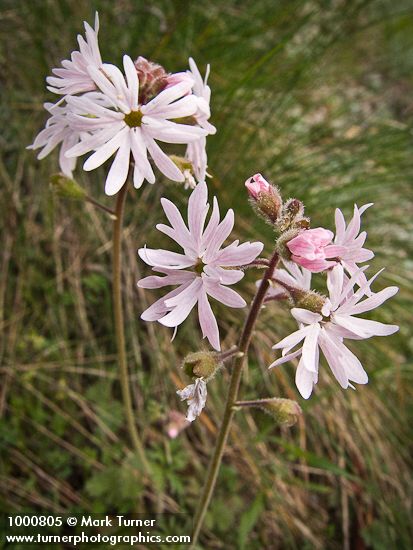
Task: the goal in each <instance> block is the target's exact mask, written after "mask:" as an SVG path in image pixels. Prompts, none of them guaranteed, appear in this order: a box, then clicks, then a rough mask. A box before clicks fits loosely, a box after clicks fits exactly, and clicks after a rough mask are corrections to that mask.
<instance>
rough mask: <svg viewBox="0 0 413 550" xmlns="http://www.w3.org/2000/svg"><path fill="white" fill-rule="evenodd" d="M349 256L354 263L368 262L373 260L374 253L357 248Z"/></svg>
mask: <svg viewBox="0 0 413 550" xmlns="http://www.w3.org/2000/svg"><path fill="white" fill-rule="evenodd" d="M349 255H350V256H351V259H352V260H353V261H354V262H368V261H369V260H371V259H372V258H374V252H373V251H372V250H369V249H368V248H359V249H358V250H356V251H355V252H353V253H351V254H349Z"/></svg>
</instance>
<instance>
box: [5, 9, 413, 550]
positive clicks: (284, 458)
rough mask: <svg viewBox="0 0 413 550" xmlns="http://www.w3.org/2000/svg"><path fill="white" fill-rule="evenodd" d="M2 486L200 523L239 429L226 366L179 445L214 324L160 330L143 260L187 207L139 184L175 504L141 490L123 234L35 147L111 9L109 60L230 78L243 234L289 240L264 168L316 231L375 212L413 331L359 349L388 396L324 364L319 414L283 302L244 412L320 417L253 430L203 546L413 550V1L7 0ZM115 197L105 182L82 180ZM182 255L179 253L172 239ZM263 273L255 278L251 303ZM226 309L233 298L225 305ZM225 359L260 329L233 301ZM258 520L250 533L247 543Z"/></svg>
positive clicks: (80, 506) (260, 337)
mask: <svg viewBox="0 0 413 550" xmlns="http://www.w3.org/2000/svg"><path fill="white" fill-rule="evenodd" d="M0 7H1V14H0V35H1V46H0V47H1V50H0V85H1V89H2V91H1V97H0V123H1V128H2V132H1V134H2V135H1V137H0V150H1V152H2V155H1V161H0V179H1V194H2V200H1V216H0V227H1V234H2V245H1V249H0V263H1V266H0V270H1V282H0V315H1V317H0V326H1V335H0V357H1V363H2V366H1V390H0V416H1V424H0V438H1V460H2V462H1V471H0V488H1V490H0V494H1V495H2V508H3V509H4V510H5V511H9V512H10V511H21V510H25V511H39V510H41V511H42V512H46V511H54V512H62V511H71V512H74V511H94V512H100V511H101V512H113V511H122V512H132V511H136V510H139V511H145V510H146V511H148V512H154V511H162V510H164V511H172V512H174V511H180V512H186V513H192V511H193V510H194V506H195V503H196V499H197V497H198V495H199V492H200V487H201V484H202V482H203V479H204V474H205V469H206V465H207V462H208V458H209V456H210V453H211V449H212V447H213V444H214V441H215V436H216V432H217V427H218V426H219V422H220V417H221V414H222V409H223V403H224V396H225V394H226V388H227V384H228V379H229V377H228V373H227V372H225V371H224V372H223V373H222V376H219V377H217V378H216V379H215V380H214V381H213V382H212V383H211V384H210V388H209V400H208V404H207V407H206V409H205V412H204V414H203V415H202V417H201V419H200V420H199V421H198V422H195V423H194V424H193V425H191V427H190V428H188V429H187V430H186V431H185V432H183V433H182V434H181V435H180V436H179V437H178V438H177V439H175V440H169V439H168V438H167V437H165V421H166V417H167V414H168V411H170V410H171V409H177V410H180V411H184V406H183V404H180V403H179V399H178V397H177V396H176V394H175V391H176V389H177V388H178V387H179V386H180V385H182V384H186V383H188V380H185V377H184V375H183V374H182V371H181V369H180V361H181V360H182V357H183V356H184V355H186V354H187V353H188V352H191V351H196V350H197V346H198V345H199V344H198V342H200V332H199V329H198V327H197V326H196V322H195V317H191V318H190V320H188V321H187V322H186V323H185V324H184V326H183V327H182V328H181V329H180V330H179V332H178V335H177V338H176V340H175V342H174V344H173V345H171V343H170V333H169V331H168V330H167V329H164V328H162V327H160V326H156V327H155V326H154V325H151V324H144V323H142V322H141V321H140V320H139V315H140V312H141V311H142V310H143V308H144V307H145V306H146V305H147V301H148V300H150V301H151V300H153V299H154V295H153V293H145V292H142V291H140V290H138V289H137V288H136V286H135V281H136V280H137V279H138V277H139V276H141V275H142V274H143V273H147V271H146V268H144V266H143V265H142V264H141V263H138V262H137V259H136V249H137V248H138V247H139V246H142V245H143V244H144V243H145V242H148V243H151V244H152V245H153V244H155V243H159V246H160V241H159V235H156V232H155V230H154V224H155V223H156V222H157V221H159V220H160V217H161V210H160V207H159V198H160V196H161V195H167V196H169V197H172V198H174V199H175V200H177V201H178V202H180V204H181V205H182V206H183V205H184V204H185V201H186V196H184V194H183V193H182V190H181V189H180V188H179V187H178V186H173V185H170V186H168V187H167V188H165V187H164V183H165V182H161V181H160V182H158V183H157V184H156V185H155V186H154V187H152V186H149V185H146V186H145V187H144V188H143V190H142V191H141V192H136V191H133V192H132V191H131V192H130V196H129V197H128V202H127V228H126V231H125V248H124V250H125V263H124V289H125V290H124V293H125V294H124V296H125V304H126V316H127V337H128V350H129V367H130V370H131V373H132V381H133V391H134V398H135V404H136V409H137V422H138V424H139V429H140V431H141V433H142V434H143V438H144V440H145V445H146V448H147V452H148V457H149V459H150V461H151V463H152V464H153V467H154V471H155V474H156V479H157V483H158V485H159V487H160V488H161V491H158V490H155V489H154V488H153V487H150V486H143V484H142V482H141V475H140V465H139V464H138V463H137V461H136V457H135V456H134V455H133V453H132V452H131V450H130V449H129V448H128V443H127V441H128V438H127V434H126V431H125V426H124V419H123V414H122V405H121V401H120V389H119V385H118V381H117V369H116V357H115V348H114V337H113V326H112V311H111V294H110V249H111V241H110V239H111V228H112V227H111V221H110V219H109V217H108V216H106V215H104V214H102V213H101V212H99V211H96V210H95V209H94V207H93V206H92V205H90V204H81V203H76V202H63V201H60V200H58V199H57V198H56V197H53V196H52V195H51V193H50V192H49V185H48V182H49V176H50V174H51V173H54V172H56V169H57V159H56V155H55V154H53V155H51V156H50V157H48V158H47V159H45V160H44V161H42V162H38V161H37V160H36V159H35V156H34V155H33V153H32V152H31V151H26V150H25V146H26V145H27V144H29V143H31V142H32V140H33V137H34V136H35V134H36V133H37V132H38V131H39V130H40V129H41V127H42V125H43V124H44V121H45V113H44V111H43V109H42V103H43V102H44V101H45V100H49V101H50V100H51V99H52V100H53V98H51V94H49V93H48V92H47V91H46V90H45V86H44V78H45V76H46V75H48V74H50V70H51V68H52V67H55V66H57V65H58V63H59V62H60V60H61V59H64V58H67V57H68V55H69V52H70V51H71V50H72V49H74V47H75V44H76V43H75V36H76V34H77V33H78V32H81V30H82V21H83V20H88V21H89V22H92V21H93V16H94V10H95V9H98V10H99V13H100V20H101V31H100V45H101V50H102V54H103V58H104V59H105V60H107V61H110V62H114V63H119V62H120V60H121V56H122V54H123V53H125V52H128V53H129V54H130V55H131V56H132V57H134V56H137V55H144V56H146V57H148V58H150V59H153V60H155V61H157V62H160V63H162V64H163V65H164V66H165V67H166V68H167V69H168V70H170V71H177V70H182V69H183V68H185V67H186V64H187V58H188V56H189V55H191V56H193V57H194V58H195V59H196V60H197V62H198V64H199V65H200V66H205V65H206V63H208V62H209V63H211V66H212V72H211V77H210V85H211V88H212V90H213V98H212V109H213V119H212V121H213V123H214V124H215V125H216V126H217V128H218V133H217V135H216V136H214V137H211V138H210V139H209V141H208V154H209V164H210V172H211V174H213V179H212V180H211V182H210V189H211V190H213V191H214V192H216V193H217V194H219V197H220V204H221V207H222V209H224V208H225V207H227V208H228V207H230V206H231V207H234V208H235V211H236V214H237V218H236V232H238V234H239V236H240V237H242V238H243V239H257V238H260V239H262V240H264V241H265V242H266V250H267V251H269V250H270V247H271V240H272V234H271V230H270V228H269V227H268V226H266V225H265V224H264V223H263V222H261V221H260V220H258V219H255V218H254V217H253V215H252V213H251V211H250V208H249V205H248V203H247V201H246V196H245V190H244V188H243V182H244V181H245V179H246V178H247V177H248V176H249V175H251V174H252V173H255V172H257V171H260V172H262V173H263V174H264V175H265V177H266V178H267V179H269V180H271V181H273V182H275V183H276V184H277V185H279V187H280V189H281V191H282V193H283V194H284V196H285V198H287V197H288V196H297V197H299V198H300V199H303V200H304V202H305V204H306V208H307V213H308V214H309V215H310V216H311V217H312V220H313V224H314V226H317V225H318V224H323V225H324V226H326V227H332V226H333V215H334V208H335V207H340V208H342V209H343V211H344V212H345V214H346V215H347V216H349V215H350V214H351V211H352V205H353V203H354V202H357V203H358V204H364V203H365V202H374V203H375V206H374V208H372V209H371V210H369V211H368V212H367V213H366V215H365V216H364V224H365V227H366V228H367V229H368V231H369V245H370V248H373V249H374V250H375V251H376V258H375V259H374V261H373V262H372V267H371V269H372V270H373V269H378V268H380V267H382V265H385V266H387V269H386V271H385V273H384V275H383V276H382V280H381V283H379V285H380V284H381V285H383V286H384V285H387V284H397V285H399V286H400V288H401V290H400V293H399V294H398V295H397V297H396V298H394V299H393V300H392V301H391V302H390V303H388V304H386V306H385V307H384V308H382V311H379V312H377V314H376V313H375V316H374V318H375V319H378V320H383V321H387V322H389V321H391V322H397V323H399V324H400V326H401V329H400V332H399V333H398V334H396V335H394V336H392V337H391V338H386V339H380V338H375V339H373V340H371V341H370V340H369V341H367V342H363V343H358V342H356V345H355V346H354V349H355V351H356V353H357V355H358V356H359V357H360V359H361V360H362V362H363V364H364V365H365V367H366V369H367V370H368V372H369V376H370V383H369V385H368V386H366V387H360V388H358V389H357V391H356V392H353V391H351V390H348V391H347V392H344V391H342V390H341V389H340V387H339V386H338V384H337V383H336V382H335V381H333V380H332V378H331V375H330V374H329V371H328V369H327V368H323V369H322V373H321V380H320V382H319V385H318V386H317V389H316V391H315V395H314V396H313V397H312V398H311V399H310V400H309V401H308V402H304V401H303V400H302V399H299V396H298V393H297V391H296V389H295V386H294V370H295V369H294V367H293V366H292V365H283V366H282V367H280V368H279V369H278V370H276V371H271V373H269V372H268V371H267V368H266V367H267V365H268V364H269V363H270V362H271V361H272V360H273V358H274V354H273V352H272V351H271V345H272V344H273V343H274V342H275V341H276V340H277V339H279V338H280V337H283V336H285V335H286V334H287V332H288V330H289V329H291V328H292V327H293V326H294V323H293V321H292V320H291V319H290V317H289V315H288V314H287V312H285V311H284V310H283V309H282V308H281V307H280V306H277V305H274V306H271V307H268V308H267V309H266V310H265V311H264V312H263V314H262V316H261V320H260V322H259V330H257V334H256V336H255V340H254V345H253V350H252V354H251V360H250V364H249V368H248V372H247V373H246V376H245V377H244V390H243V397H245V398H254V397H257V396H260V397H267V396H283V397H289V398H292V399H298V401H299V403H300V405H301V406H302V407H303V409H304V415H303V417H302V419H301V421H300V422H299V424H298V425H297V426H295V427H294V428H291V429H285V428H283V429H280V428H278V427H277V426H274V425H273V421H272V419H271V417H269V416H267V415H263V414H261V413H260V412H253V413H244V412H240V413H238V415H237V422H236V426H235V427H234V429H233V431H232V436H231V440H230V446H229V448H228V451H227V453H226V457H225V461H224V466H223V468H222V471H221V474H220V477H219V483H218V488H217V491H216V494H215V499H214V501H213V503H212V506H211V509H210V511H209V513H208V517H207V524H206V529H205V530H204V533H203V537H202V540H201V542H202V545H203V547H204V548H225V549H229V548H231V549H232V548H234V549H238V548H240V549H243V548H248V549H262V548H265V549H267V548H268V549H270V548H271V549H277V548H280V549H285V548H291V549H296V548H297V549H298V548H300V549H310V548H317V549H321V548H332V549H334V548H356V549H363V548H373V549H375V550H388V549H390V548H398V549H404V548H406V549H407V548H411V547H412V540H413V537H412V524H411V503H412V482H411V468H412V458H411V450H412V449H411V441H412V435H413V434H412V426H413V424H412V422H411V418H412V410H411V409H412V394H413V385H412V373H413V371H412V363H411V348H412V337H411V331H410V328H411V311H412V305H413V304H412V301H413V300H412V298H413V295H412V286H411V278H412V277H411V273H412V255H411V253H412V239H411V235H412V185H411V183H412V177H413V154H412V153H413V148H412V143H413V137H412V129H413V99H412V98H413V78H412V74H413V17H412V16H413V7H412V4H411V2H409V1H408V0H400V1H399V2H392V1H390V0H375V1H373V0H278V1H274V0H243V1H242V2H237V1H236V0H225V1H224V2H223V1H218V0H210V1H209V2H207V3H202V2H185V1H177V0H175V1H171V0H159V1H157V0H156V1H155V0H154V1H151V2H146V1H144V0H142V1H134V0H118V1H116V2H114V1H111V0H96V1H94V2H92V1H89V0H84V1H82V2H80V1H76V0H31V1H29V0H17V1H16V0H1V2H0ZM78 173H79V181H80V183H81V184H82V185H84V186H85V187H86V188H87V190H88V192H89V193H90V194H91V195H93V196H94V197H95V198H97V199H98V200H101V201H102V202H105V204H107V205H108V206H109V207H113V199H111V198H108V197H104V194H103V183H102V182H103V178H104V170H103V169H102V170H98V171H95V172H94V173H91V174H86V173H83V174H81V171H80V170H79V172H78ZM165 242H166V241H165ZM253 286H254V276H253V274H249V275H248V277H246V278H245V281H243V283H242V284H241V285H240V290H241V292H242V293H243V294H244V296H246V297H248V296H252V292H253ZM214 307H215V306H214ZM215 311H217V312H218V313H219V318H220V325H221V327H222V334H223V336H224V337H225V338H224V342H223V346H224V348H225V347H229V346H230V345H232V343H233V342H234V339H235V337H236V335H237V333H238V330H239V323H240V318H239V313H238V312H237V311H234V310H229V309H228V310H227V309H224V308H220V307H219V306H217V307H215ZM235 526H236V527H235Z"/></svg>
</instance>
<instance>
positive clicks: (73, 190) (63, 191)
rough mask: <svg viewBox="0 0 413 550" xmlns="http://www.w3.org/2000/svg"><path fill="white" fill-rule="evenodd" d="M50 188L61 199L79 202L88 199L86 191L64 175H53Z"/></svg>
mask: <svg viewBox="0 0 413 550" xmlns="http://www.w3.org/2000/svg"><path fill="white" fill-rule="evenodd" d="M50 187H51V189H52V190H53V192H54V193H56V195H58V196H59V197H64V198H66V199H73V200H78V201H79V200H85V199H86V191H85V190H84V189H82V187H80V185H79V184H78V183H77V182H76V181H75V180H73V179H71V178H68V177H67V176H65V175H64V174H53V175H52V176H51V177H50Z"/></svg>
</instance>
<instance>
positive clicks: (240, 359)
mask: <svg viewBox="0 0 413 550" xmlns="http://www.w3.org/2000/svg"><path fill="white" fill-rule="evenodd" d="M277 264H278V254H277V252H274V254H273V256H272V258H271V259H270V261H269V263H268V267H267V270H266V271H265V273H264V277H263V279H262V281H261V284H260V286H259V287H258V290H257V293H256V294H255V297H254V299H253V301H252V304H251V308H250V311H249V313H248V316H247V318H246V320H245V324H244V328H243V329H242V332H241V336H240V339H239V343H238V350H239V352H241V353H242V355H240V356H237V357H236V358H235V359H234V363H233V367H232V375H231V381H230V385H229V389H228V395H227V401H226V405H225V411H224V417H223V419H222V424H221V428H220V431H219V434H218V439H217V442H216V445H215V450H214V454H213V455H212V458H211V461H210V463H209V467H208V473H207V476H206V481H205V485H204V488H203V490H202V494H201V497H200V499H199V502H198V508H197V511H196V514H195V518H194V530H193V535H192V544H191V548H195V547H196V543H197V540H198V536H199V533H200V531H201V529H202V525H203V522H204V519H205V514H206V512H207V510H208V506H209V503H210V501H211V497H212V494H213V492H214V488H215V484H216V481H217V477H218V473H219V470H220V467H221V462H222V457H223V454H224V451H225V445H226V442H227V439H228V434H229V431H230V428H231V424H232V419H233V416H234V412H235V411H234V410H233V407H234V404H235V403H236V401H237V399H238V392H239V386H240V382H241V375H242V369H243V367H244V365H245V363H246V361H247V356H248V348H249V346H250V342H251V336H252V332H253V330H254V326H255V322H256V320H257V318H258V315H259V312H260V310H261V306H262V304H263V302H264V298H265V294H266V292H267V290H268V286H269V284H270V283H269V281H270V279H271V277H272V276H273V273H274V270H275V268H276V266H277Z"/></svg>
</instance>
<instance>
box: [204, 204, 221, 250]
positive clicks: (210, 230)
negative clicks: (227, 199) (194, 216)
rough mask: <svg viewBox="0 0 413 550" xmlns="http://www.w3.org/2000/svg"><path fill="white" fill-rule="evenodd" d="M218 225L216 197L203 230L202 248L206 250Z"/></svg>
mask: <svg viewBox="0 0 413 550" xmlns="http://www.w3.org/2000/svg"><path fill="white" fill-rule="evenodd" d="M218 224H219V206H218V201H217V199H216V197H214V199H213V206H212V213H211V217H210V218H209V222H208V224H207V226H206V228H205V231H204V233H203V235H202V247H203V248H206V246H207V245H208V243H209V241H210V239H211V237H212V235H213V234H214V233H215V230H216V228H217V227H218Z"/></svg>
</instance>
